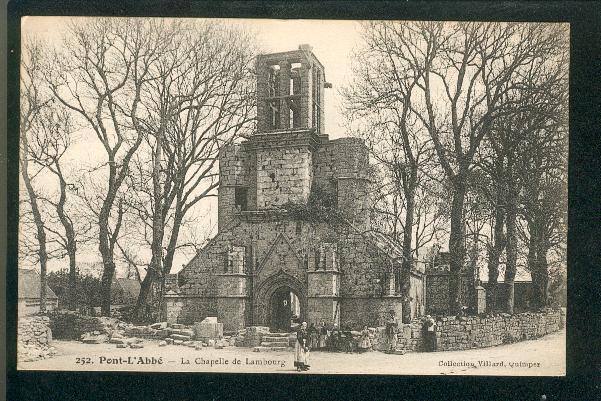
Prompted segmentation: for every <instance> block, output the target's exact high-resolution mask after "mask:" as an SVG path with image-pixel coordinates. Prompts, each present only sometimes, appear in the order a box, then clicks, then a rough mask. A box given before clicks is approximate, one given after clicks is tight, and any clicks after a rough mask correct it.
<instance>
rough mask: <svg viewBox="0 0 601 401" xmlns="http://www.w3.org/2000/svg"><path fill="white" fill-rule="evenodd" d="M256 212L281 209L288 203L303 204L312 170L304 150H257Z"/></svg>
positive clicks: (306, 197) (310, 158) (309, 159)
mask: <svg viewBox="0 0 601 401" xmlns="http://www.w3.org/2000/svg"><path fill="white" fill-rule="evenodd" d="M256 152H257V153H256V158H257V161H256V163H257V208H258V209H266V208H271V207H276V206H281V205H283V204H285V203H286V202H288V201H291V202H296V203H306V202H307V199H308V198H309V192H310V191H311V182H312V178H313V166H312V157H311V151H310V150H309V149H307V148H306V147H293V148H289V147H285V148H275V149H258V150H257V151H256Z"/></svg>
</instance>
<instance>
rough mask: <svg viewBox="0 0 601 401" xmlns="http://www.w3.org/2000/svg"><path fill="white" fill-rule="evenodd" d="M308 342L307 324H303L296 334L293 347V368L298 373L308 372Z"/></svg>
mask: <svg viewBox="0 0 601 401" xmlns="http://www.w3.org/2000/svg"><path fill="white" fill-rule="evenodd" d="M309 341H310V338H309V333H308V332H307V322H303V323H302V324H301V327H300V329H299V330H298V332H297V334H296V344H295V346H294V366H295V367H296V370H297V371H298V372H300V371H301V370H302V371H305V370H309Z"/></svg>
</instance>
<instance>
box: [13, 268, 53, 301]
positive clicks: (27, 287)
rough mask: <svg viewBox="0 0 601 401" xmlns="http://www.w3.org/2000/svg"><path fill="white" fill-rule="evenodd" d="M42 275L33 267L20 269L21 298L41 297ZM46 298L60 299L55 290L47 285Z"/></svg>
mask: <svg viewBox="0 0 601 401" xmlns="http://www.w3.org/2000/svg"><path fill="white" fill-rule="evenodd" d="M40 280H41V277H40V275H39V274H38V272H37V271H35V270H33V269H19V298H20V299H25V298H40V289H41V287H40ZM46 299H58V297H57V296H56V294H55V293H54V291H52V289H51V288H50V287H48V285H46Z"/></svg>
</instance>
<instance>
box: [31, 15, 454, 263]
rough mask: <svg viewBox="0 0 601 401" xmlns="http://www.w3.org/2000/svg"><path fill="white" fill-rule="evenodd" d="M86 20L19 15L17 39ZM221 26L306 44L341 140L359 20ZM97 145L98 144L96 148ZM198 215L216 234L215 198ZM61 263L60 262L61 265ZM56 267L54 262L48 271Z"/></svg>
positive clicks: (328, 118)
mask: <svg viewBox="0 0 601 401" xmlns="http://www.w3.org/2000/svg"><path fill="white" fill-rule="evenodd" d="M85 18H90V17H37V16H36V17H24V18H23V19H22V25H21V26H22V35H23V37H26V36H27V35H34V36H39V37H41V38H43V39H45V40H48V41H49V42H55V43H59V42H60V41H61V39H62V34H63V32H64V31H65V29H66V26H67V24H68V22H69V21H70V20H72V19H85ZM221 21H224V22H225V23H228V24H232V25H241V26H244V27H247V28H248V29H249V30H251V31H252V32H254V33H255V34H256V39H257V41H258V47H259V48H260V49H261V51H262V52H263V53H271V52H281V51H289V50H295V49H297V48H298V46H299V45H300V44H309V45H310V46H312V48H313V53H314V54H315V56H316V57H317V58H318V59H319V60H320V61H321V63H322V64H323V66H324V67H325V74H326V81H327V82H329V83H331V84H332V86H333V87H332V88H331V89H326V90H325V99H324V101H325V130H326V133H327V134H328V135H329V136H330V138H338V137H342V136H345V135H346V133H345V128H344V118H343V116H342V112H341V109H342V107H341V106H342V96H341V94H340V90H341V89H342V88H343V87H345V86H348V85H349V84H350V82H351V59H352V53H353V50H354V49H355V48H356V47H357V46H359V45H360V43H361V37H360V29H361V28H360V24H359V22H358V21H340V20H275V19H221ZM96 145H97V146H99V145H98V144H96ZM74 149H75V150H74V153H73V156H72V157H73V158H75V159H79V160H81V161H82V163H83V161H86V162H89V161H91V160H94V155H96V156H98V155H99V154H102V150H101V149H99V148H95V147H94V144H91V143H83V144H79V145H78V146H77V147H75V148H74ZM98 152H100V153H98ZM195 214H196V215H198V216H199V219H200V224H199V225H198V226H199V228H198V232H197V237H198V238H205V239H208V238H210V237H212V236H213V235H214V234H215V233H216V222H217V207H216V199H215V198H210V199H208V200H206V201H203V202H202V203H200V204H199V205H198V206H197V210H196V213H195ZM443 246H444V244H443ZM191 257H192V256H191V255H189V254H188V255H185V254H178V255H176V258H175V261H174V264H173V266H174V272H177V271H178V270H180V269H181V267H182V266H183V265H184V264H185V263H187V262H188V261H189V260H190V259H191ZM79 259H80V260H81V261H82V262H88V263H89V262H96V261H99V256H98V251H97V250H96V249H91V250H90V252H89V253H87V254H83V255H81V257H79ZM64 265H65V263H64V262H63V263H62V266H64ZM52 266H54V267H55V268H56V267H57V266H61V263H57V262H53V263H51V267H52Z"/></svg>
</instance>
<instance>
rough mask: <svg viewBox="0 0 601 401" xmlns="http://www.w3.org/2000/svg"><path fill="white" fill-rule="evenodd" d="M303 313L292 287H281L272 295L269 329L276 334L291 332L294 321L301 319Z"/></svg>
mask: <svg viewBox="0 0 601 401" xmlns="http://www.w3.org/2000/svg"><path fill="white" fill-rule="evenodd" d="M301 313H302V311H301V303H300V299H299V297H298V295H297V294H296V293H295V292H294V291H293V290H292V289H291V288H290V287H286V286H284V287H280V288H278V289H277V290H275V291H274V293H273V294H272V295H271V300H270V313H269V316H270V321H269V328H270V329H271V330H272V331H274V332H289V331H290V329H291V325H292V321H293V320H295V319H299V318H300V317H301V316H302V315H301Z"/></svg>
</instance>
